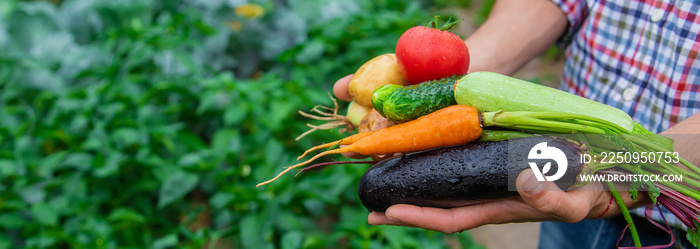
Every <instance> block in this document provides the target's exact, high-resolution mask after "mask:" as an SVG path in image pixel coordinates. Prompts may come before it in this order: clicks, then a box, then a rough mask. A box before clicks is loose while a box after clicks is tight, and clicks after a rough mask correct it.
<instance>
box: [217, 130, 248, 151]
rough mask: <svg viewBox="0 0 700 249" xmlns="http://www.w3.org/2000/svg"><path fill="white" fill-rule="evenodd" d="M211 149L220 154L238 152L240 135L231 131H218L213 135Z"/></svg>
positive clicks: (235, 131)
mask: <svg viewBox="0 0 700 249" xmlns="http://www.w3.org/2000/svg"><path fill="white" fill-rule="evenodd" d="M211 147H212V149H214V150H215V151H217V152H220V153H229V152H234V153H236V152H239V151H240V149H241V134H240V132H239V131H237V130H233V129H219V130H218V131H216V133H214V137H213V138H212V142H211Z"/></svg>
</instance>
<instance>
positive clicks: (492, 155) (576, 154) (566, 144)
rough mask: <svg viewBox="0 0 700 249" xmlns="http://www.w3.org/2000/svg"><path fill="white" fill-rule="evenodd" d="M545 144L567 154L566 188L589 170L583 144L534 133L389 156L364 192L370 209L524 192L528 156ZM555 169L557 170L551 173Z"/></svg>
mask: <svg viewBox="0 0 700 249" xmlns="http://www.w3.org/2000/svg"><path fill="white" fill-rule="evenodd" d="M542 142H547V146H548V147H556V148H558V149H560V150H561V151H562V152H563V153H564V154H565V155H566V160H567V161H568V163H567V165H568V167H567V169H566V173H565V174H564V175H563V177H562V178H560V179H559V180H557V181H555V183H556V184H557V185H558V186H559V187H560V188H561V189H569V188H570V187H571V186H573V185H574V184H575V183H576V177H577V175H578V174H579V173H580V172H581V171H582V170H583V169H584V168H585V165H584V164H583V163H581V162H580V160H579V159H580V155H581V154H582V153H585V152H584V151H582V150H583V149H582V147H581V146H580V145H579V144H578V143H576V142H572V141H569V140H565V139H561V138H555V137H528V138H517V139H510V140H506V141H499V142H481V143H469V144H465V145H459V146H452V147H444V148H438V149H433V150H428V151H422V152H416V153H410V154H405V155H403V156H399V157H394V158H390V159H386V160H383V161H381V162H379V163H377V164H375V165H374V166H372V167H371V168H370V169H368V170H367V172H365V174H364V175H363V176H362V178H361V179H360V183H359V187H358V194H359V196H360V200H361V201H362V204H363V205H364V206H365V207H366V208H367V209H369V210H371V211H379V212H384V211H385V210H386V209H387V208H388V207H389V206H391V205H394V204H400V203H403V204H413V205H417V206H423V207H440V208H451V207H457V206H464V205H469V204H471V203H475V202H479V201H483V200H490V199H500V198H508V197H513V196H518V192H517V191H515V180H516V179H517V175H518V174H519V173H520V172H521V171H523V170H524V169H526V168H529V167H530V166H529V164H528V162H531V161H532V158H530V159H528V155H529V153H530V152H531V150H532V148H533V147H534V146H535V145H538V144H540V143H542ZM538 153H539V151H538ZM554 165H557V164H554ZM538 166H539V164H538ZM539 167H540V169H542V167H541V166H539ZM551 167H552V168H553V167H554V166H553V165H552V166H551ZM557 167H558V165H557ZM553 171H557V170H551V171H550V172H553ZM540 172H541V171H540ZM544 175H551V174H544Z"/></svg>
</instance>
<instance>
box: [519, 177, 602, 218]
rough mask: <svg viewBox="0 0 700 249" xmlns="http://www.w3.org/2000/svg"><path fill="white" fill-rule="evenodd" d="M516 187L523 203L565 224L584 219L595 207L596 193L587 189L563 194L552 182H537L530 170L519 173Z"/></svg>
mask: <svg viewBox="0 0 700 249" xmlns="http://www.w3.org/2000/svg"><path fill="white" fill-rule="evenodd" d="M516 186H517V188H518V192H519V194H520V196H521V197H522V198H523V201H524V202H525V203H527V204H528V205H530V206H532V207H533V208H534V209H536V210H538V211H540V212H542V213H544V214H549V215H551V216H552V218H556V219H559V220H562V221H566V222H578V221H580V220H582V219H584V218H586V216H587V215H588V213H589V212H590V211H591V208H593V206H594V205H595V203H594V201H596V194H597V193H598V192H597V191H591V190H587V189H581V190H575V191H569V192H564V191H562V190H561V189H559V187H557V185H556V184H555V183H554V182H550V181H542V182H540V181H538V180H537V178H536V177H535V175H534V173H533V172H532V170H531V169H527V170H525V171H523V172H522V173H520V175H519V176H518V179H517V181H516ZM589 188H590V187H589Z"/></svg>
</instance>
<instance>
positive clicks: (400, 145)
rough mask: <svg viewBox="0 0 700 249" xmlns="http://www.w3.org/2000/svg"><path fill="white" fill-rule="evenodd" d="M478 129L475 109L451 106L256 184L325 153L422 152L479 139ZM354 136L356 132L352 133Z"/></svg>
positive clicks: (367, 137)
mask: <svg viewBox="0 0 700 249" xmlns="http://www.w3.org/2000/svg"><path fill="white" fill-rule="evenodd" d="M481 131H482V128H481V123H480V121H479V112H478V111H477V110H476V108H474V107H471V106H465V105H453V106H449V107H445V108H443V109H440V110H438V111H436V112H433V113H431V114H428V115H425V116H423V117H421V118H418V119H416V120H413V121H409V122H406V123H401V124H398V125H394V126H391V127H387V128H384V129H381V130H376V131H373V132H371V133H370V134H365V135H362V136H358V137H360V138H359V139H353V140H356V141H354V142H352V143H350V142H348V143H347V144H345V145H347V146H345V147H342V148H338V149H334V150H328V151H324V152H322V153H320V154H318V155H316V156H314V157H312V158H310V159H308V160H306V161H304V162H301V163H298V164H296V165H293V166H290V167H287V168H286V169H285V170H284V171H282V172H281V173H279V174H278V175H277V176H276V177H275V178H273V179H270V180H267V181H265V182H262V183H259V184H258V185H257V186H256V187H259V186H262V185H265V184H268V183H270V182H273V181H275V180H277V178H279V177H280V176H282V175H283V174H285V173H287V172H288V171H290V170H292V169H294V168H297V167H300V166H304V165H306V164H308V163H310V162H312V161H314V160H316V159H318V158H319V157H322V156H325V155H331V154H340V153H345V152H356V153H359V154H362V155H384V154H394V153H407V152H414V151H421V150H427V149H432V148H438V147H444V146H452V145H459V144H465V143H469V142H471V141H474V140H476V139H477V138H479V136H481ZM357 135H359V133H358V134H356V135H354V136H357ZM351 137H352V136H351ZM336 143H337V142H336ZM331 144H332V143H331ZM341 144H344V142H341Z"/></svg>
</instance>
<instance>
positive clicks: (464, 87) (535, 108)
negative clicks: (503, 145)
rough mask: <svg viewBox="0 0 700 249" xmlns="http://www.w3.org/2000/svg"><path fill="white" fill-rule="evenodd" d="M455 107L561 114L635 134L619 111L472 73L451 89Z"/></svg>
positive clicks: (543, 88) (551, 90)
mask: <svg viewBox="0 0 700 249" xmlns="http://www.w3.org/2000/svg"><path fill="white" fill-rule="evenodd" d="M454 96H455V99H456V101H457V104H460V105H470V106H473V107H476V109H478V110H479V111H481V112H486V111H498V110H505V111H508V112H512V111H528V112H565V113H571V114H578V115H585V116H589V117H595V118H599V119H603V120H607V121H609V122H612V123H614V124H616V125H618V126H619V127H621V128H624V129H625V130H627V131H629V132H632V131H634V130H635V124H634V121H632V118H631V117H630V116H629V115H627V113H625V112H623V111H622V110H620V109H617V108H615V107H612V106H609V105H606V104H603V103H599V102H595V101H593V100H590V99H586V98H583V97H580V96H577V95H574V94H571V93H568V92H564V91H561V90H559V89H556V88H551V87H547V86H543V85H538V84H533V83H530V82H527V81H524V80H520V79H516V78H512V77H508V76H505V75H501V74H497V73H492V72H475V73H470V74H468V75H467V76H464V77H462V78H461V79H460V80H459V81H458V82H457V83H456V85H455V89H454Z"/></svg>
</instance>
